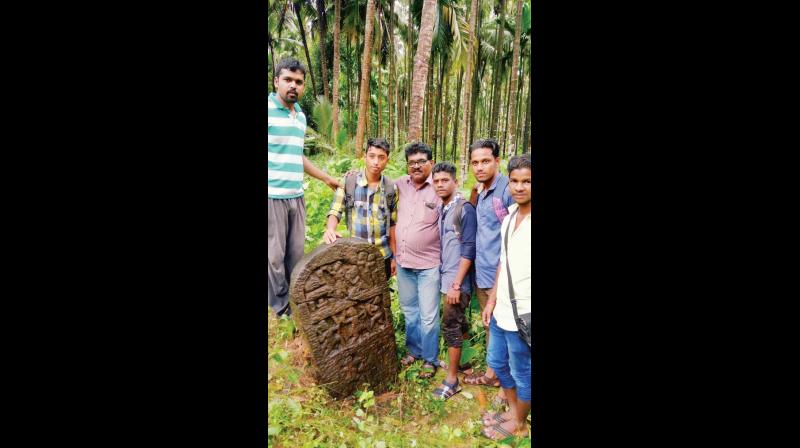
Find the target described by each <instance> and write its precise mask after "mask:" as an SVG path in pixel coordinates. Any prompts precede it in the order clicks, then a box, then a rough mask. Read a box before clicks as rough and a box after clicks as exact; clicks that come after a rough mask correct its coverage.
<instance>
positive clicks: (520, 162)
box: [508, 152, 533, 175]
mask: <svg viewBox="0 0 800 448" xmlns="http://www.w3.org/2000/svg"><path fill="white" fill-rule="evenodd" d="M523 168H527V169H529V170H531V171H533V164H532V163H531V153H529V152H526V153H525V154H523V155H521V156H514V157H512V158H511V160H509V161H508V174H509V175H511V172H512V171H514V170H519V169H523Z"/></svg>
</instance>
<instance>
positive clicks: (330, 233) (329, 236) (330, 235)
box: [322, 229, 342, 244]
mask: <svg viewBox="0 0 800 448" xmlns="http://www.w3.org/2000/svg"><path fill="white" fill-rule="evenodd" d="M341 237H342V235H341V234H340V233H338V232H336V231H335V230H332V229H325V233H324V234H322V239H323V240H324V241H325V244H332V243H333V242H334V241H336V238H341Z"/></svg>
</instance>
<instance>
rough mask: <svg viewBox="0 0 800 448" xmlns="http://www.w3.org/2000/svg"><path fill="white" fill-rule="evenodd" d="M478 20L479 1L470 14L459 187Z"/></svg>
mask: <svg viewBox="0 0 800 448" xmlns="http://www.w3.org/2000/svg"><path fill="white" fill-rule="evenodd" d="M477 18H478V0H472V4H471V6H470V14H469V38H468V39H469V41H468V44H467V73H466V78H465V79H466V81H465V82H464V83H465V84H466V86H465V89H464V103H463V109H464V122H463V125H462V130H463V131H464V133H463V136H464V138H463V140H462V145H461V170H460V173H459V174H460V175H459V179H458V182H459V187H463V186H464V179H465V178H466V177H467V147H468V146H469V135H470V133H469V131H470V129H469V127H470V126H469V125H470V119H471V116H470V105H471V104H472V98H471V96H472V78H473V65H474V64H475V63H474V61H473V56H474V55H475V41H476V39H475V29H476V28H475V23H476V21H477Z"/></svg>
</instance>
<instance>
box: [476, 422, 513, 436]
mask: <svg viewBox="0 0 800 448" xmlns="http://www.w3.org/2000/svg"><path fill="white" fill-rule="evenodd" d="M488 428H492V429H493V430H494V435H495V436H496V435H497V434H501V435H502V436H503V437H500V438H496V437H492V436H490V435H489V434H487V433H486V430H487V429H488ZM481 434H483V436H484V437H486V438H488V439H492V440H503V439H505V438H506V437H514V434H512V433H510V432H508V431H506V430H505V428H503V427H502V426H500V424H499V423H498V424H496V425H492V426H491V427H484V428H483V429H482V430H481Z"/></svg>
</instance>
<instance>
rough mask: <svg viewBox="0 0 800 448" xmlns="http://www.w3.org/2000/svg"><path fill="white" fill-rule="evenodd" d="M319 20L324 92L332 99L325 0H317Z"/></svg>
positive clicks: (326, 96) (320, 57)
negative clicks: (326, 43)
mask: <svg viewBox="0 0 800 448" xmlns="http://www.w3.org/2000/svg"><path fill="white" fill-rule="evenodd" d="M317 20H319V59H320V63H322V92H323V95H325V98H327V99H328V101H330V100H331V94H330V90H328V54H327V51H326V49H327V48H328V46H327V45H325V39H327V38H328V16H327V14H325V0H317Z"/></svg>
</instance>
